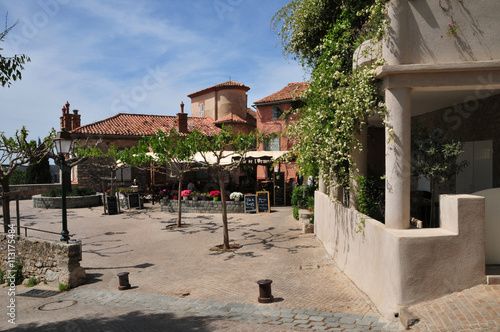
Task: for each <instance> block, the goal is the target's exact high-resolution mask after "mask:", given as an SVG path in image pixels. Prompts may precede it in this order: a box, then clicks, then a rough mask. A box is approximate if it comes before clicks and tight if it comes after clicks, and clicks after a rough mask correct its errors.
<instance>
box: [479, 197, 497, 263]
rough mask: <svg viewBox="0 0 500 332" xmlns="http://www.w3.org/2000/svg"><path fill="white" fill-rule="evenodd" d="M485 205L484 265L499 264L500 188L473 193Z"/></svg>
mask: <svg viewBox="0 0 500 332" xmlns="http://www.w3.org/2000/svg"><path fill="white" fill-rule="evenodd" d="M474 195H477V196H482V197H484V198H485V204H486V213H485V215H486V217H485V219H486V264H497V265H498V264H500V205H499V204H498V202H500V188H493V189H487V190H482V191H478V192H475V193H474Z"/></svg>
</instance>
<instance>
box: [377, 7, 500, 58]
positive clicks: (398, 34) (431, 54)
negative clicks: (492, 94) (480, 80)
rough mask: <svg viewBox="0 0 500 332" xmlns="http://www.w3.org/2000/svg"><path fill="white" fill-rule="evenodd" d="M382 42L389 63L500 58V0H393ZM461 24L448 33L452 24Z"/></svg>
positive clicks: (389, 8)
mask: <svg viewBox="0 0 500 332" xmlns="http://www.w3.org/2000/svg"><path fill="white" fill-rule="evenodd" d="M388 12H389V13H388V14H389V20H390V27H389V28H388V29H387V38H386V40H385V43H384V47H383V56H384V59H386V61H387V62H388V64H390V65H397V64H437V63H453V62H454V63H456V62H471V61H491V60H498V59H500V34H499V33H488V32H498V31H500V20H499V19H498V17H499V13H500V1H498V0H481V1H460V0H441V1H438V0H392V1H391V2H390V4H389V7H388ZM452 20H453V22H455V23H452V26H455V27H456V28H457V30H456V32H455V33H452V34H450V35H449V34H448V31H449V27H450V25H449V24H450V23H451V22H452Z"/></svg>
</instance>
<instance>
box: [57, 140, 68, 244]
mask: <svg viewBox="0 0 500 332" xmlns="http://www.w3.org/2000/svg"><path fill="white" fill-rule="evenodd" d="M54 142H55V146H56V152H57V154H58V155H59V160H60V161H61V185H62V194H61V196H62V231H61V241H66V242H67V241H68V240H69V232H68V218H67V213H66V180H65V179H66V177H65V176H64V173H65V171H66V159H65V155H67V154H69V153H70V151H71V149H72V147H73V140H72V139H71V135H70V133H68V132H67V131H65V130H63V131H59V132H57V134H56V138H55V139H54Z"/></svg>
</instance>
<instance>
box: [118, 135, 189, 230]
mask: <svg viewBox="0 0 500 332" xmlns="http://www.w3.org/2000/svg"><path fill="white" fill-rule="evenodd" d="M195 153H196V150H195V146H194V144H193V139H192V138H191V137H190V136H189V135H188V137H182V136H181V135H180V134H179V133H178V132H177V131H175V130H174V129H172V130H171V131H170V132H169V133H165V132H163V131H161V130H160V131H158V133H157V134H156V135H153V136H148V137H143V138H142V139H141V141H140V142H139V144H138V146H137V147H132V148H130V149H126V150H125V151H123V154H122V155H121V158H122V159H121V161H122V162H124V163H126V164H128V165H130V166H134V167H139V168H141V167H143V165H152V166H153V167H154V168H155V170H156V171H157V172H161V168H162V167H166V172H167V173H168V174H169V175H170V176H171V177H173V178H176V179H177V180H178V181H179V194H180V192H181V191H182V182H183V180H184V176H185V174H186V173H187V172H189V171H191V170H193V169H194V168H195V165H194V160H193V156H194V154H195ZM181 210H182V200H181V199H180V195H179V199H178V217H177V227H181V226H182V212H181Z"/></svg>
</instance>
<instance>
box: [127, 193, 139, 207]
mask: <svg viewBox="0 0 500 332" xmlns="http://www.w3.org/2000/svg"><path fill="white" fill-rule="evenodd" d="M128 207H129V208H130V209H131V208H141V203H140V198H139V194H138V193H135V194H128Z"/></svg>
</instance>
